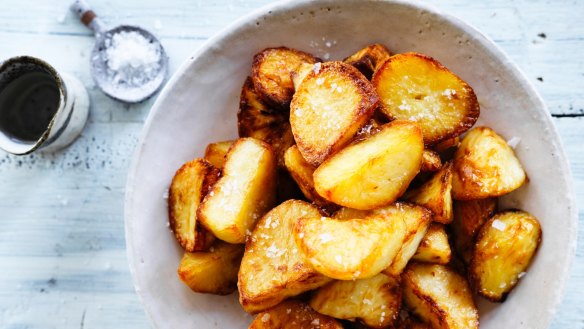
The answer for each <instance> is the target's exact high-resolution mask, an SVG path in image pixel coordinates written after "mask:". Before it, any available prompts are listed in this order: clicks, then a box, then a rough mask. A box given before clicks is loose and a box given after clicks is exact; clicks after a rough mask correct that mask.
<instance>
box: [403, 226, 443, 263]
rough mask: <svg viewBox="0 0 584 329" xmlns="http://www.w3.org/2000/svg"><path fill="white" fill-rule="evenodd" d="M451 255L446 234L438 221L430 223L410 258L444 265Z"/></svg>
mask: <svg viewBox="0 0 584 329" xmlns="http://www.w3.org/2000/svg"><path fill="white" fill-rule="evenodd" d="M451 257H452V250H451V249H450V244H449V243H448V235H447V234H446V230H445V229H444V225H442V224H439V223H432V224H430V227H428V231H426V235H424V238H422V241H421V242H420V245H419V246H418V250H416V253H415V254H414V256H413V257H412V260H415V261H419V262H424V263H433V264H442V265H446V264H448V263H450V259H451Z"/></svg>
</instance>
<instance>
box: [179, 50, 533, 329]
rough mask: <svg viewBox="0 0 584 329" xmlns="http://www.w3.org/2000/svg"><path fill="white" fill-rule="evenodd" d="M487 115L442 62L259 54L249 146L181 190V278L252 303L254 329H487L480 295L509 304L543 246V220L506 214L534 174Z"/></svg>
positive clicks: (235, 145) (190, 173)
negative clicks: (506, 205) (507, 197)
mask: <svg viewBox="0 0 584 329" xmlns="http://www.w3.org/2000/svg"><path fill="white" fill-rule="evenodd" d="M479 113H480V107H479V103H478V101H477V97H476V95H475V93H474V91H473V89H472V88H471V87H470V86H469V85H468V84H467V83H466V82H464V81H463V80H462V79H461V78H459V77H458V76H456V75H455V74H454V73H452V72H451V71H449V70H448V69H447V68H446V67H444V66H443V65H441V64H440V63H439V62H438V61H436V60H435V59H433V58H430V57H428V56H426V55H422V54H418V53H403V54H391V53H390V52H389V51H388V50H387V48H386V47H385V46H383V45H380V44H374V45H370V46H368V47H366V48H363V49H361V50H359V51H358V52H356V53H355V54H353V55H351V56H349V57H348V58H346V59H345V60H343V61H330V62H322V61H321V60H320V59H318V58H316V57H314V56H312V55H311V54H308V53H305V52H302V51H298V50H294V49H289V48H285V47H280V48H268V49H265V50H263V51H261V52H259V53H258V54H256V55H255V56H254V58H253V65H252V70H251V76H250V77H248V78H247V79H246V80H245V82H244V83H243V88H242V91H241V98H240V107H239V111H238V113H237V119H238V132H239V136H240V138H239V139H237V140H234V141H221V142H217V143H212V144H209V145H208V146H207V149H206V151H205V155H204V157H203V158H199V159H194V160H192V161H189V162H187V163H185V164H184V165H183V166H182V167H181V168H180V169H179V170H178V171H177V172H176V174H175V176H174V178H173V180H172V183H171V185H170V188H169V200H168V209H169V222H170V225H171V228H172V230H173V232H174V234H175V236H176V238H177V241H178V243H180V245H181V246H182V247H183V248H184V249H185V255H184V257H183V259H182V261H181V263H180V266H179V269H178V275H179V277H180V279H181V280H182V281H183V282H184V283H185V284H186V285H188V286H189V287H190V288H191V289H192V290H194V291H196V292H199V293H211V294H220V295H225V294H230V293H232V292H234V291H235V290H238V292H239V300H240V303H241V305H242V307H243V309H244V310H245V311H247V312H249V313H251V314H257V316H256V318H255V320H254V321H253V323H252V324H251V326H250V328H274V329H275V328H343V327H345V328H401V329H407V328H455V329H470V328H478V326H479V314H478V311H477V308H476V306H475V302H474V300H473V292H474V293H476V294H478V295H480V296H483V297H485V298H488V299H489V300H491V301H495V302H502V301H504V300H505V298H506V296H507V294H508V293H509V292H510V291H511V290H512V289H513V288H514V287H515V286H516V285H517V283H518V282H519V280H520V279H521V277H523V276H524V275H525V272H526V270H527V268H528V266H529V264H530V262H531V260H532V258H533V256H534V254H535V252H536V250H537V247H538V246H539V243H540V241H541V228H540V225H539V223H538V221H537V219H536V218H535V217H533V216H532V215H530V214H529V213H527V212H525V211H521V210H499V209H498V206H497V198H498V197H499V196H502V195H504V194H507V193H510V192H512V191H513V190H515V189H517V188H519V187H520V186H522V185H523V184H525V182H526V181H527V176H526V174H525V172H524V170H523V168H522V166H521V163H520V162H519V160H518V159H517V157H516V155H515V153H514V151H513V149H512V148H511V147H510V146H509V145H508V144H507V142H506V141H505V139H503V138H502V137H501V136H500V135H498V134H497V133H496V132H495V131H493V130H492V129H490V128H488V127H477V128H474V129H471V128H472V126H473V125H474V124H475V122H476V121H477V119H478V117H479ZM463 134H464V135H463Z"/></svg>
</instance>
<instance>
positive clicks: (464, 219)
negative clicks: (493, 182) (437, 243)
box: [451, 198, 497, 264]
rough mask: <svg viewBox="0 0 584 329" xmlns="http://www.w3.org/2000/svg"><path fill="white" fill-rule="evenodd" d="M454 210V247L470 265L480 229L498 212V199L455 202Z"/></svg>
mask: <svg viewBox="0 0 584 329" xmlns="http://www.w3.org/2000/svg"><path fill="white" fill-rule="evenodd" d="M453 210H454V220H453V221H452V226H451V227H452V233H453V237H454V246H455V247H456V251H457V252H458V254H459V255H460V256H461V257H462V259H463V260H464V261H465V262H466V263H467V264H468V263H469V262H470V258H471V256H472V249H473V247H474V242H475V238H476V236H477V234H478V232H479V230H480V228H481V227H482V226H483V224H484V223H485V222H486V221H487V220H489V218H491V217H492V216H493V215H494V214H495V212H496V211H497V198H487V199H477V200H468V201H458V200H455V201H454V203H453Z"/></svg>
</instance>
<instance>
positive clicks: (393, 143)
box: [313, 121, 424, 210]
mask: <svg viewBox="0 0 584 329" xmlns="http://www.w3.org/2000/svg"><path fill="white" fill-rule="evenodd" d="M423 151H424V144H423V141H422V133H421V131H420V129H419V128H418V126H417V125H416V124H415V123H411V122H408V121H393V122H390V123H388V124H385V125H383V126H382V127H381V130H380V131H379V132H378V133H377V134H375V135H373V136H371V137H369V138H367V139H366V140H364V141H361V142H357V143H355V144H353V145H350V146H348V147H346V148H344V149H343V150H341V151H340V152H338V153H337V154H335V155H334V156H332V157H331V158H330V159H328V160H327V161H325V162H324V163H323V164H322V165H321V166H320V167H318V168H317V169H316V171H315V172H314V175H313V177H314V187H315V189H316V191H317V193H318V194H320V195H321V196H322V197H324V198H325V199H327V200H329V201H331V202H334V203H336V204H338V205H341V206H345V207H349V208H355V209H363V210H367V209H374V208H377V207H381V206H384V205H387V204H390V203H392V202H394V201H395V200H396V199H397V198H398V197H400V196H401V195H402V194H403V193H404V192H405V190H406V189H407V187H408V185H409V183H410V182H411V181H412V179H414V177H415V176H416V174H418V172H419V171H420V166H421V164H422V153H423Z"/></svg>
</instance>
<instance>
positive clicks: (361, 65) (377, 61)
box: [343, 43, 391, 80]
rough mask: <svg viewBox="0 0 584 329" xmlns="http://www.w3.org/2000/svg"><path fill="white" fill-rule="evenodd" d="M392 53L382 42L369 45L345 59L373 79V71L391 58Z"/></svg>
mask: <svg viewBox="0 0 584 329" xmlns="http://www.w3.org/2000/svg"><path fill="white" fill-rule="evenodd" d="M390 56H391V53H390V52H389V50H388V49H387V48H386V47H385V46H384V45H382V44H379V43H375V44H372V45H369V46H367V47H365V48H363V49H361V50H359V51H358V52H356V53H354V54H353V55H351V56H349V57H347V58H345V59H344V60H343V61H344V62H345V63H347V64H351V65H353V66H354V67H355V68H356V69H357V70H359V71H360V72H361V73H363V75H364V76H365V77H366V78H367V79H369V80H371V77H372V76H373V73H374V72H375V71H376V70H377V68H379V67H380V66H381V64H383V63H384V62H385V61H386V60H388V59H389V57H390Z"/></svg>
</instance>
